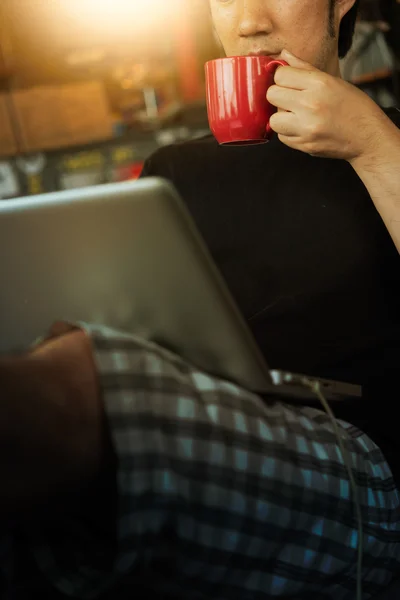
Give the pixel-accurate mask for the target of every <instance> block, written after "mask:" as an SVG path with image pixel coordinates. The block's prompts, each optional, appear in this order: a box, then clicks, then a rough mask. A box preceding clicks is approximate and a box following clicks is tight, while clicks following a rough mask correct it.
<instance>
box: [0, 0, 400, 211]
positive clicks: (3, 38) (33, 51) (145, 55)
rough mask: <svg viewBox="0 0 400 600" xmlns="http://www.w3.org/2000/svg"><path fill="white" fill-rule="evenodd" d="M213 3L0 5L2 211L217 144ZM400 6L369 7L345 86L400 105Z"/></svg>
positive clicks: (28, 0) (103, 0)
mask: <svg viewBox="0 0 400 600" xmlns="http://www.w3.org/2000/svg"><path fill="white" fill-rule="evenodd" d="M219 55H220V51H219V49H218V47H217V46H216V44H215V41H214V38H213V34H212V29H211V26H210V23H209V17H208V11H207V3H206V2H205V0H0V200H1V199H2V200H6V199H9V198H14V197H17V196H21V195H28V194H38V193H43V192H48V191H52V190H58V189H68V188H78V187H83V186H86V185H93V184H101V183H105V182H111V181H123V180H126V179H135V178H137V177H138V175H139V174H140V171H141V168H142V165H143V161H144V160H145V159H146V157H147V156H149V154H151V153H152V152H153V151H154V150H155V149H156V148H157V147H159V146H162V145H165V144H170V143H172V142H174V141H179V140H186V139H190V138H195V137H198V136H202V135H204V134H206V133H208V124H207V115H206V109H205V102H204V77H203V73H204V63H205V62H206V61H207V60H210V59H212V58H215V57H217V56H219ZM399 64H400V2H399V0H363V1H362V7H361V12H360V18H359V22H358V23H357V30H356V36H355V43H354V46H353V49H352V51H351V52H350V54H349V55H348V57H347V58H346V59H345V60H344V61H343V65H342V72H343V76H344V77H345V78H346V79H347V80H349V81H351V82H353V83H355V84H356V85H358V86H360V87H361V88H362V89H364V90H365V91H366V92H367V93H368V94H370V95H371V96H372V97H373V98H374V99H375V100H376V101H377V102H378V103H379V104H381V105H382V106H390V105H400V67H399Z"/></svg>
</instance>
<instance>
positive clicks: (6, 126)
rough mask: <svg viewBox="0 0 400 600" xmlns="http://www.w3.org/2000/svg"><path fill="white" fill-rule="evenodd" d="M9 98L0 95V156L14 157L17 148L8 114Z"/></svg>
mask: <svg viewBox="0 0 400 600" xmlns="http://www.w3.org/2000/svg"><path fill="white" fill-rule="evenodd" d="M9 101H10V97H9V96H7V94H0V156H2V157H3V156H14V155H15V154H17V151H18V146H17V141H16V139H15V136H14V131H13V128H12V122H11V119H10V113H9Z"/></svg>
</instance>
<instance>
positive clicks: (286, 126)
mask: <svg viewBox="0 0 400 600" xmlns="http://www.w3.org/2000/svg"><path fill="white" fill-rule="evenodd" d="M269 124H270V126H271V129H272V130H273V131H275V133H278V134H281V135H284V136H286V137H295V136H297V135H298V128H297V121H296V116H295V115H294V114H293V113H291V112H286V111H284V110H280V111H278V112H276V113H275V114H273V115H272V117H271V119H270V122H269Z"/></svg>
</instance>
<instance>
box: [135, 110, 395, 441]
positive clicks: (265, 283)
mask: <svg viewBox="0 0 400 600" xmlns="http://www.w3.org/2000/svg"><path fill="white" fill-rule="evenodd" d="M388 114H389V116H390V117H391V118H392V119H393V121H394V122H396V124H397V125H398V126H399V127H400V112H398V111H397V110H396V109H393V110H391V111H389V112H388ZM399 169H400V165H399ZM142 176H160V177H165V178H166V179H168V180H170V181H171V182H172V183H173V184H174V185H175V187H176V188H177V190H178V191H179V193H180V194H181V196H182V198H183V199H184V201H185V203H186V205H187V207H188V209H189V211H190V213H191V214H192V216H193V217H194V220H195V222H196V224H197V226H198V228H199V230H200V232H201V234H202V235H203V237H204V239H205V241H206V243H207V245H208V247H209V249H210V251H211V253H212V256H213V258H214V260H215V262H216V264H217V265H218V267H219V269H220V271H221V273H222V275H223V276H224V278H225V280H226V283H227V285H228V287H229V289H230V291H231V292H232V294H233V296H234V298H235V300H236V302H237V304H238V306H239V308H240V309H241V311H242V314H243V315H244V317H245V318H246V320H247V322H248V324H249V326H250V328H251V330H252V332H253V334H254V336H255V338H256V340H257V342H258V344H259V346H260V348H261V350H262V352H263V354H264V355H265V358H266V360H267V362H268V364H269V365H270V366H271V367H273V368H281V369H288V370H292V371H295V372H300V373H306V374H310V375H319V376H321V377H323V376H325V377H329V378H332V379H338V380H343V381H352V382H355V383H361V384H365V383H366V382H370V383H371V384H372V383H373V381H374V380H375V378H377V380H380V378H381V377H382V376H383V375H384V374H385V373H386V374H387V373H388V372H390V373H391V376H392V379H394V375H395V374H396V373H398V372H399V371H400V368H399V365H400V258H399V254H398V252H397V250H396V248H395V246H394V244H393V241H392V240H391V238H390V236H389V233H388V232H387V230H386V228H385V225H384V224H383V222H382V220H381V218H380V216H379V214H378V212H377V210H376V208H375V206H374V204H373V202H372V200H371V198H370V196H369V194H368V192H367V190H366V188H365V186H364V185H363V183H362V182H361V180H360V179H359V177H358V176H357V174H356V173H355V171H354V170H353V169H352V167H351V166H350V165H349V164H348V163H347V162H345V161H339V160H329V159H323V158H316V157H311V156H309V155H307V154H304V153H302V152H299V151H296V150H292V149H290V148H288V147H287V146H285V145H284V144H282V143H281V142H280V141H279V140H278V138H277V137H275V138H273V139H272V140H271V141H270V142H269V143H267V144H263V145H259V146H245V147H239V146H237V147H220V146H219V145H218V144H217V142H216V141H215V140H214V138H213V137H211V136H210V137H206V138H203V139H200V140H195V141H191V142H185V143H181V144H175V145H173V146H169V147H165V148H161V149H159V150H158V151H157V152H156V153H155V154H154V155H153V156H152V157H150V158H149V159H148V160H147V162H146V164H145V167H144V170H143V173H142ZM399 194H400V190H399ZM379 395H381V394H379ZM387 401H388V406H390V401H391V402H396V400H395V398H392V399H391V400H390V398H388V399H387ZM370 404H371V403H370ZM349 410H350V409H349ZM355 412H356V417H357V419H355V418H353V423H354V424H355V425H357V424H358V423H359V426H360V425H363V428H364V430H367V428H366V425H365V423H364V421H365V420H367V421H368V423H369V421H370V418H369V417H368V414H367V413H368V411H367V403H366V402H365V403H363V413H362V415H360V414H359V413H360V411H359V407H357V408H356V410H355ZM374 414H375V413H374ZM352 415H353V413H352V412H351V416H352ZM375 420H376V418H375ZM356 421H358V423H357V422H356ZM385 421H386V422H387V419H385ZM368 423H367V425H368ZM385 427H386V424H385ZM367 433H369V431H367ZM373 433H374V437H375V439H377V438H379V437H380V436H379V434H378V433H376V428H375V429H374V432H373ZM386 433H387V432H386V429H385V432H384V437H387V436H386ZM394 437H395V439H397V437H398V434H397V431H396V435H395V436H394Z"/></svg>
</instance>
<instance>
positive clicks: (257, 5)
mask: <svg viewBox="0 0 400 600" xmlns="http://www.w3.org/2000/svg"><path fill="white" fill-rule="evenodd" d="M267 5H268V0H267V1H266V0H243V1H242V4H241V14H240V18H239V35H240V36H241V37H253V36H257V35H266V34H268V33H270V32H271V20H270V18H269V17H268V9H267Z"/></svg>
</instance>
